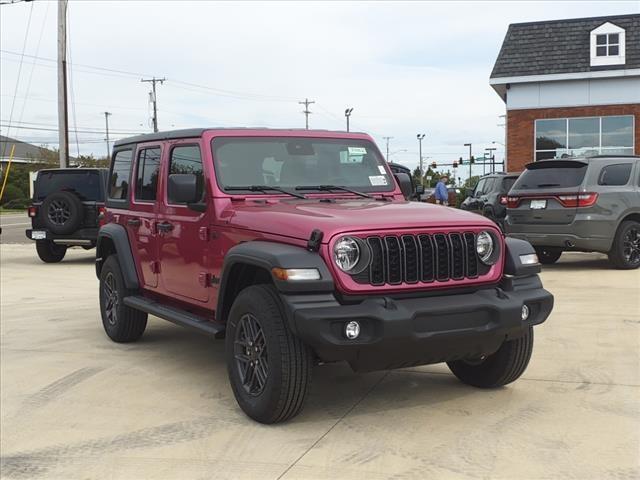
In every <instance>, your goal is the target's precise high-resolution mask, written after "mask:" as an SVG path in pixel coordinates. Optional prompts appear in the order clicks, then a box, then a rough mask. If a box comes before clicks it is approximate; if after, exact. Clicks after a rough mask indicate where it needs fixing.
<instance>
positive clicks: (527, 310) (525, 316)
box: [520, 305, 529, 320]
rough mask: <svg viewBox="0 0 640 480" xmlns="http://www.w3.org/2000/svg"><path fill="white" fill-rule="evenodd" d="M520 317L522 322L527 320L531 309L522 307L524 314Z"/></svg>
mask: <svg viewBox="0 0 640 480" xmlns="http://www.w3.org/2000/svg"><path fill="white" fill-rule="evenodd" d="M520 317H521V318H522V320H526V319H527V318H529V307H527V306H526V305H522V313H521V314H520Z"/></svg>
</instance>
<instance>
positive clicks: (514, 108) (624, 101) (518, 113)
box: [489, 14, 640, 171]
mask: <svg viewBox="0 0 640 480" xmlns="http://www.w3.org/2000/svg"><path fill="white" fill-rule="evenodd" d="M489 83H490V85H491V86H492V87H493V89H494V90H495V91H496V92H497V93H498V95H500V98H502V99H503V100H504V102H505V104H506V109H507V116H506V129H507V130H506V138H507V140H506V158H507V169H508V170H509V171H520V170H522V169H523V167H524V165H525V164H526V163H529V162H532V161H535V160H542V159H547V158H564V157H572V156H579V155H594V154H606V153H616V154H629V155H631V154H636V155H640V14H634V15H618V16H609V17H597V18H579V19H571V20H554V21H547V22H531V23H516V24H512V25H509V29H508V30H507V34H506V36H505V39H504V42H503V44H502V48H501V49H500V53H499V54H498V58H497V60H496V63H495V65H494V67H493V71H492V72H491V77H490V80H489Z"/></svg>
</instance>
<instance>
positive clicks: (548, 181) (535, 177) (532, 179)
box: [513, 161, 587, 190]
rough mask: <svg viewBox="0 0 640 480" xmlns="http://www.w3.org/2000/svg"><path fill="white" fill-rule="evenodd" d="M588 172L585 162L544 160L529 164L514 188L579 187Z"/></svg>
mask: <svg viewBox="0 0 640 480" xmlns="http://www.w3.org/2000/svg"><path fill="white" fill-rule="evenodd" d="M586 172H587V165H586V164H585V163H581V162H573V161H564V162H554V161H542V162H540V163H534V164H533V165H530V166H528V167H527V169H526V170H525V171H524V172H522V175H520V177H519V178H518V180H517V181H516V182H515V184H514V185H513V189H514V190H535V189H538V188H571V187H577V186H579V185H580V184H581V183H582V181H583V180H584V175H585V173H586Z"/></svg>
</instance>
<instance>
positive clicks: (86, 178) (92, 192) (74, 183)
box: [33, 170, 104, 201]
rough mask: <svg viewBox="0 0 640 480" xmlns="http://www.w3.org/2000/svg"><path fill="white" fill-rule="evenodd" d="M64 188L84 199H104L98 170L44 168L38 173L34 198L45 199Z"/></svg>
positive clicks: (37, 199) (36, 199)
mask: <svg viewBox="0 0 640 480" xmlns="http://www.w3.org/2000/svg"><path fill="white" fill-rule="evenodd" d="M60 190H63V191H65V192H73V193H75V194H76V195H78V197H80V199H81V200H84V201H101V200H104V199H103V195H104V193H103V190H102V185H101V184H100V175H99V174H98V171H97V170H76V171H73V170H58V171H56V170H44V171H41V172H39V173H38V177H37V178H36V182H35V188H34V190H33V199H34V200H35V201H41V200H44V199H45V197H46V196H48V195H49V194H50V193H53V192H58V191H60Z"/></svg>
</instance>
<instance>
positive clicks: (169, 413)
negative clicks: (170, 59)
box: [0, 245, 640, 479]
mask: <svg viewBox="0 0 640 480" xmlns="http://www.w3.org/2000/svg"><path fill="white" fill-rule="evenodd" d="M93 254H94V252H93V251H89V252H86V251H83V250H76V249H74V250H71V251H70V252H69V254H68V257H67V258H66V259H65V261H64V262H63V263H61V264H57V265H45V264H42V263H41V262H40V261H39V260H38V259H37V257H36V255H35V251H34V248H33V246H32V245H2V247H1V250H0V255H1V262H2V263H1V272H0V274H1V285H0V288H1V312H0V314H1V323H0V327H1V358H0V360H1V361H0V365H1V367H0V368H1V370H0V373H1V401H2V439H1V442H2V443H1V454H2V464H1V470H0V472H1V476H2V478H29V479H31V478H61V479H62V478H64V479H71V478H98V479H101V478H143V477H144V478H181V479H186V478H212V477H214V478H234V479H237V478H274V479H275V478H280V477H282V478H336V477H338V476H339V477H341V478H342V477H352V478H368V479H372V478H419V477H422V478H425V477H430V478H505V479H506V478H516V477H517V478H532V479H537V478H580V479H585V478H593V479H603V478H616V479H627V478H629V479H631V478H638V477H640V463H639V462H640V457H639V455H638V451H639V449H640V402H638V398H640V295H639V294H638V292H639V290H640V270H635V271H617V270H611V269H610V268H609V265H608V263H607V262H606V257H605V256H603V255H599V254H593V255H591V254H565V255H564V256H563V257H562V259H561V260H560V262H559V263H558V264H557V265H554V266H550V267H548V268H545V270H544V272H543V283H544V285H545V287H546V288H547V289H549V290H550V291H551V292H552V293H554V295H555V298H556V306H555V309H554V311H553V313H552V316H551V317H550V318H549V320H548V321H547V323H545V324H544V325H542V326H541V327H539V328H538V329H536V348H535V350H534V355H533V359H532V361H531V364H530V366H529V369H528V370H527V372H526V373H525V374H524V376H523V378H521V379H520V380H519V381H517V382H516V383H514V384H512V385H511V386H509V387H506V388H503V389H499V390H494V391H480V390H475V389H473V388H471V387H467V386H465V385H463V384H461V383H459V382H458V381H457V380H456V379H455V378H454V377H453V375H451V374H450V373H449V371H448V369H447V368H446V367H445V366H441V365H437V366H428V367H421V368H412V369H406V370H399V371H392V372H377V373H371V374H366V375H362V374H354V373H352V372H351V370H350V369H349V368H348V367H347V366H346V365H329V366H323V367H318V368H316V369H315V372H314V385H313V388H312V392H311V395H310V398H309V401H308V402H307V404H306V407H305V409H304V410H303V412H302V414H301V415H300V416H298V417H296V418H295V419H294V420H293V421H291V422H289V423H285V424H281V425H276V426H264V425H259V424H257V423H254V422H253V421H251V420H249V419H248V418H247V417H246V416H245V415H244V414H243V413H242V412H241V411H240V409H239V407H238V406H237V404H236V402H235V400H234V398H233V395H232V393H231V390H230V388H229V385H228V381H227V376H226V370H225V365H224V361H223V353H224V352H223V349H224V345H223V342H221V341H213V340H209V339H206V338H203V337H200V336H199V335H198V334H195V333H191V332H188V331H186V330H183V329H181V328H180V327H177V326H174V325H172V324H169V323H167V322H164V321H162V320H158V319H155V318H151V319H150V322H149V326H148V327H147V331H146V333H145V335H144V336H143V338H142V340H141V341H140V342H139V343H137V344H129V345H117V344H114V343H112V342H111V341H109V340H108V338H107V337H106V335H105V334H104V332H103V330H102V326H101V324H100V314H99V311H98V306H97V280H96V278H95V273H94V269H93Z"/></svg>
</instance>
